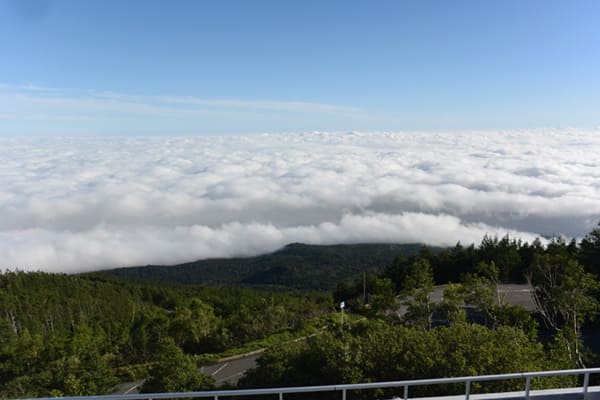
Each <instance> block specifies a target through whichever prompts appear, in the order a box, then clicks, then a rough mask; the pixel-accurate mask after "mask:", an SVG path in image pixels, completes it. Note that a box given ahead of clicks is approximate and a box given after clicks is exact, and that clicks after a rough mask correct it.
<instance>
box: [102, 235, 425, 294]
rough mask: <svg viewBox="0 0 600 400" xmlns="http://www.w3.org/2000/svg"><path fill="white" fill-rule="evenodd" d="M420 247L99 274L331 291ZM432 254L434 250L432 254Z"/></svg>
mask: <svg viewBox="0 0 600 400" xmlns="http://www.w3.org/2000/svg"><path fill="white" fill-rule="evenodd" d="M422 247H423V245H421V244H377V243H375V244H371V243H364V244H346V245H307V244H300V243H292V244H289V245H287V246H285V247H283V248H282V249H280V250H277V251H275V252H273V253H269V254H264V255H260V256H255V257H236V258H219V259H208V260H199V261H194V262H190V263H185V264H179V265H173V266H164V265H147V266H143V267H129V268H118V269H111V270H104V271H99V272H98V273H100V274H108V275H113V276H118V277H121V278H126V279H135V280H142V281H153V282H168V283H176V284H186V285H187V284H208V285H225V286H254V287H256V286H258V287H260V286H263V287H280V288H294V289H301V290H331V289H333V288H335V286H336V285H337V284H338V283H339V282H341V281H346V280H349V279H353V278H354V277H356V276H357V275H359V274H360V273H362V272H376V271H377V270H379V269H383V268H385V267H386V266H388V265H390V264H391V263H392V262H393V260H394V259H395V258H396V257H397V256H399V255H403V256H405V257H410V256H413V255H415V254H417V253H418V252H419V250H420V249H421V248H422ZM433 250H434V251H435V248H434V249H433Z"/></svg>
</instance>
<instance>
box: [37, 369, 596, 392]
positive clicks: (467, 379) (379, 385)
mask: <svg viewBox="0 0 600 400" xmlns="http://www.w3.org/2000/svg"><path fill="white" fill-rule="evenodd" d="M592 374H600V368H587V369H569V370H560V371H540V372H522V373H512V374H500V375H477V376H462V377H455V378H435V379H417V380H406V381H393V382H373V383H355V384H340V385H324V386H298V387H283V388H267V389H239V390H211V391H203V392H178V393H144V394H122V395H105V396H74V397H62V398H61V400H161V399H180V398H213V399H214V400H219V397H238V396H256V395H265V394H267V395H278V396H279V400H283V395H284V394H291V393H315V392H342V393H341V394H342V400H346V395H347V392H348V391H349V390H365V389H386V388H403V391H404V392H403V398H404V400H406V399H408V389H409V388H410V387H414V386H430V385H442V384H451V383H464V384H465V395H464V398H465V400H469V396H470V395H471V384H472V383H473V382H489V381H499V380H510V379H524V380H525V387H524V391H523V397H524V398H525V399H529V397H530V393H531V379H532V378H540V377H553V376H581V375H583V383H582V385H581V386H576V387H575V389H581V391H580V393H581V394H582V395H585V394H586V393H588V388H589V382H590V375H592ZM500 393H502V392H500ZM440 397H441V396H440ZM26 400H34V399H26ZM35 400H55V398H52V397H45V398H38V399H35Z"/></svg>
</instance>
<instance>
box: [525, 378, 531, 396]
mask: <svg viewBox="0 0 600 400" xmlns="http://www.w3.org/2000/svg"><path fill="white" fill-rule="evenodd" d="M530 389H531V377H530V376H528V377H527V378H525V398H526V399H529V391H530Z"/></svg>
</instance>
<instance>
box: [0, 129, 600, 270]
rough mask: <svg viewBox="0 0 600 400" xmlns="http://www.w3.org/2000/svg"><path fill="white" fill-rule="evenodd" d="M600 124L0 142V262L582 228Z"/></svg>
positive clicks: (95, 262) (599, 172)
mask: <svg viewBox="0 0 600 400" xmlns="http://www.w3.org/2000/svg"><path fill="white" fill-rule="evenodd" d="M599 133H600V132H598V131H582V130H539V131H527V132H525V131H522V132H469V133H461V134H459V133H409V132H407V133H348V134H333V133H309V134H286V135H255V136H237V137H189V138H177V137H153V138H115V137H113V138H72V139H67V138H62V139H59V138H52V139H50V138H46V139H30V138H2V139H0V159H2V160H3V162H2V163H1V164H0V216H1V218H0V260H2V261H1V263H2V264H1V266H2V267H5V268H15V267H18V268H21V269H43V270H48V271H65V272H71V271H83V270H92V269H96V268H106V267H115V266H126V265H140V264H147V263H176V262H182V261H189V260H193V259H198V258H205V257H221V256H233V255H252V254H258V253H262V252H266V251H271V250H274V249H276V248H278V247H281V246H283V245H284V244H286V243H289V242H306V243H356V242H424V243H429V244H435V245H452V244H454V243H456V241H458V240H460V241H461V242H463V243H472V242H475V243H477V242H479V241H480V240H481V238H482V236H483V235H484V234H486V233H487V234H492V235H499V236H502V235H504V234H506V233H510V234H511V236H520V237H522V238H524V239H526V240H532V239H533V238H534V237H535V236H536V235H537V234H559V233H563V234H566V235H569V236H581V235H583V234H584V233H586V232H587V231H589V230H590V229H591V227H592V226H593V225H594V224H595V223H596V222H597V220H598V219H599V218H600V159H599V158H598V154H600V138H599V137H598V134H599Z"/></svg>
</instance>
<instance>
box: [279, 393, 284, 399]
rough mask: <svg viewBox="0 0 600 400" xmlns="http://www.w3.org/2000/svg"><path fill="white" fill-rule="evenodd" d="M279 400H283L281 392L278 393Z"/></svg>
mask: <svg viewBox="0 0 600 400" xmlns="http://www.w3.org/2000/svg"><path fill="white" fill-rule="evenodd" d="M279 400H283V392H279Z"/></svg>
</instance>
